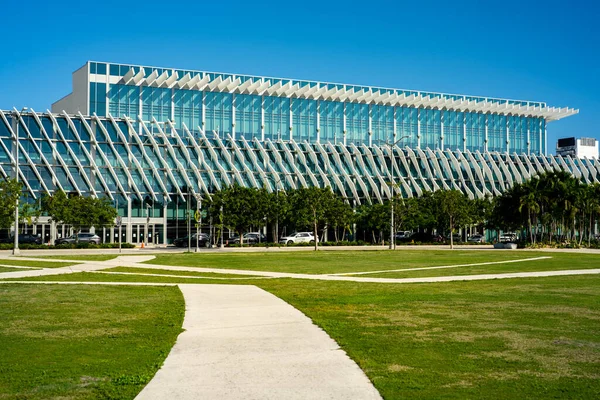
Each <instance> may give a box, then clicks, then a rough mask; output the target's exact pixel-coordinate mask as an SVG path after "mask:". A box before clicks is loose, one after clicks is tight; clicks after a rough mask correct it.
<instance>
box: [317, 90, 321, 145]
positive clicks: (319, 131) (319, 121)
mask: <svg viewBox="0 0 600 400" xmlns="http://www.w3.org/2000/svg"><path fill="white" fill-rule="evenodd" d="M320 142H321V102H320V101H319V100H317V143H320Z"/></svg>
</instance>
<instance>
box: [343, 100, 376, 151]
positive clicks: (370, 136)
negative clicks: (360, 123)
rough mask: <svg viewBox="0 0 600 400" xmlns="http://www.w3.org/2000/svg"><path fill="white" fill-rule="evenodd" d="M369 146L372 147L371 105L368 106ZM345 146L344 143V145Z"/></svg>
mask: <svg viewBox="0 0 600 400" xmlns="http://www.w3.org/2000/svg"><path fill="white" fill-rule="evenodd" d="M368 129H369V132H367V133H368V134H369V146H373V105H372V104H369V128H368ZM344 144H346V143H344Z"/></svg>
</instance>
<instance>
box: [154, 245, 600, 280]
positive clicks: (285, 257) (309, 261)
mask: <svg viewBox="0 0 600 400" xmlns="http://www.w3.org/2000/svg"><path fill="white" fill-rule="evenodd" d="M548 255H551V256H554V254H548V253H541V252H522V251H521V252H518V251H516V252H514V251H500V250H496V251H494V250H456V251H450V250H426V251H423V250H398V251H385V250H382V251H326V250H324V251H318V252H312V251H302V252H281V253H228V254H197V253H181V254H159V255H157V256H156V258H155V259H153V260H150V261H148V262H147V264H156V265H178V266H189V267H203V268H226V269H244V270H251V271H276V272H294V273H305V274H329V273H343V272H362V271H379V270H388V269H400V268H418V267H429V266H439V265H454V264H471V263H478V262H489V261H501V260H514V259H519V258H530V257H539V256H548ZM560 256H567V257H568V256H571V255H569V254H564V253H563V254H560ZM596 257H597V258H598V259H599V260H600V257H598V256H596ZM573 258H575V257H573Z"/></svg>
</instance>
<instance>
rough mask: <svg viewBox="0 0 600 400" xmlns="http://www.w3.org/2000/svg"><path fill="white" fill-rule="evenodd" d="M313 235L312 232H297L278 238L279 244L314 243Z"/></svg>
mask: <svg viewBox="0 0 600 400" xmlns="http://www.w3.org/2000/svg"><path fill="white" fill-rule="evenodd" d="M314 242H315V236H314V235H313V233H312V232H297V233H292V234H291V235H289V236H284V237H282V238H280V239H279V243H280V244H295V243H314Z"/></svg>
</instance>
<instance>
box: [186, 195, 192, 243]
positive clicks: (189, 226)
mask: <svg viewBox="0 0 600 400" xmlns="http://www.w3.org/2000/svg"><path fill="white" fill-rule="evenodd" d="M186 216H187V238H188V253H189V252H191V251H192V218H191V215H190V188H189V187H188V188H187V213H186Z"/></svg>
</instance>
